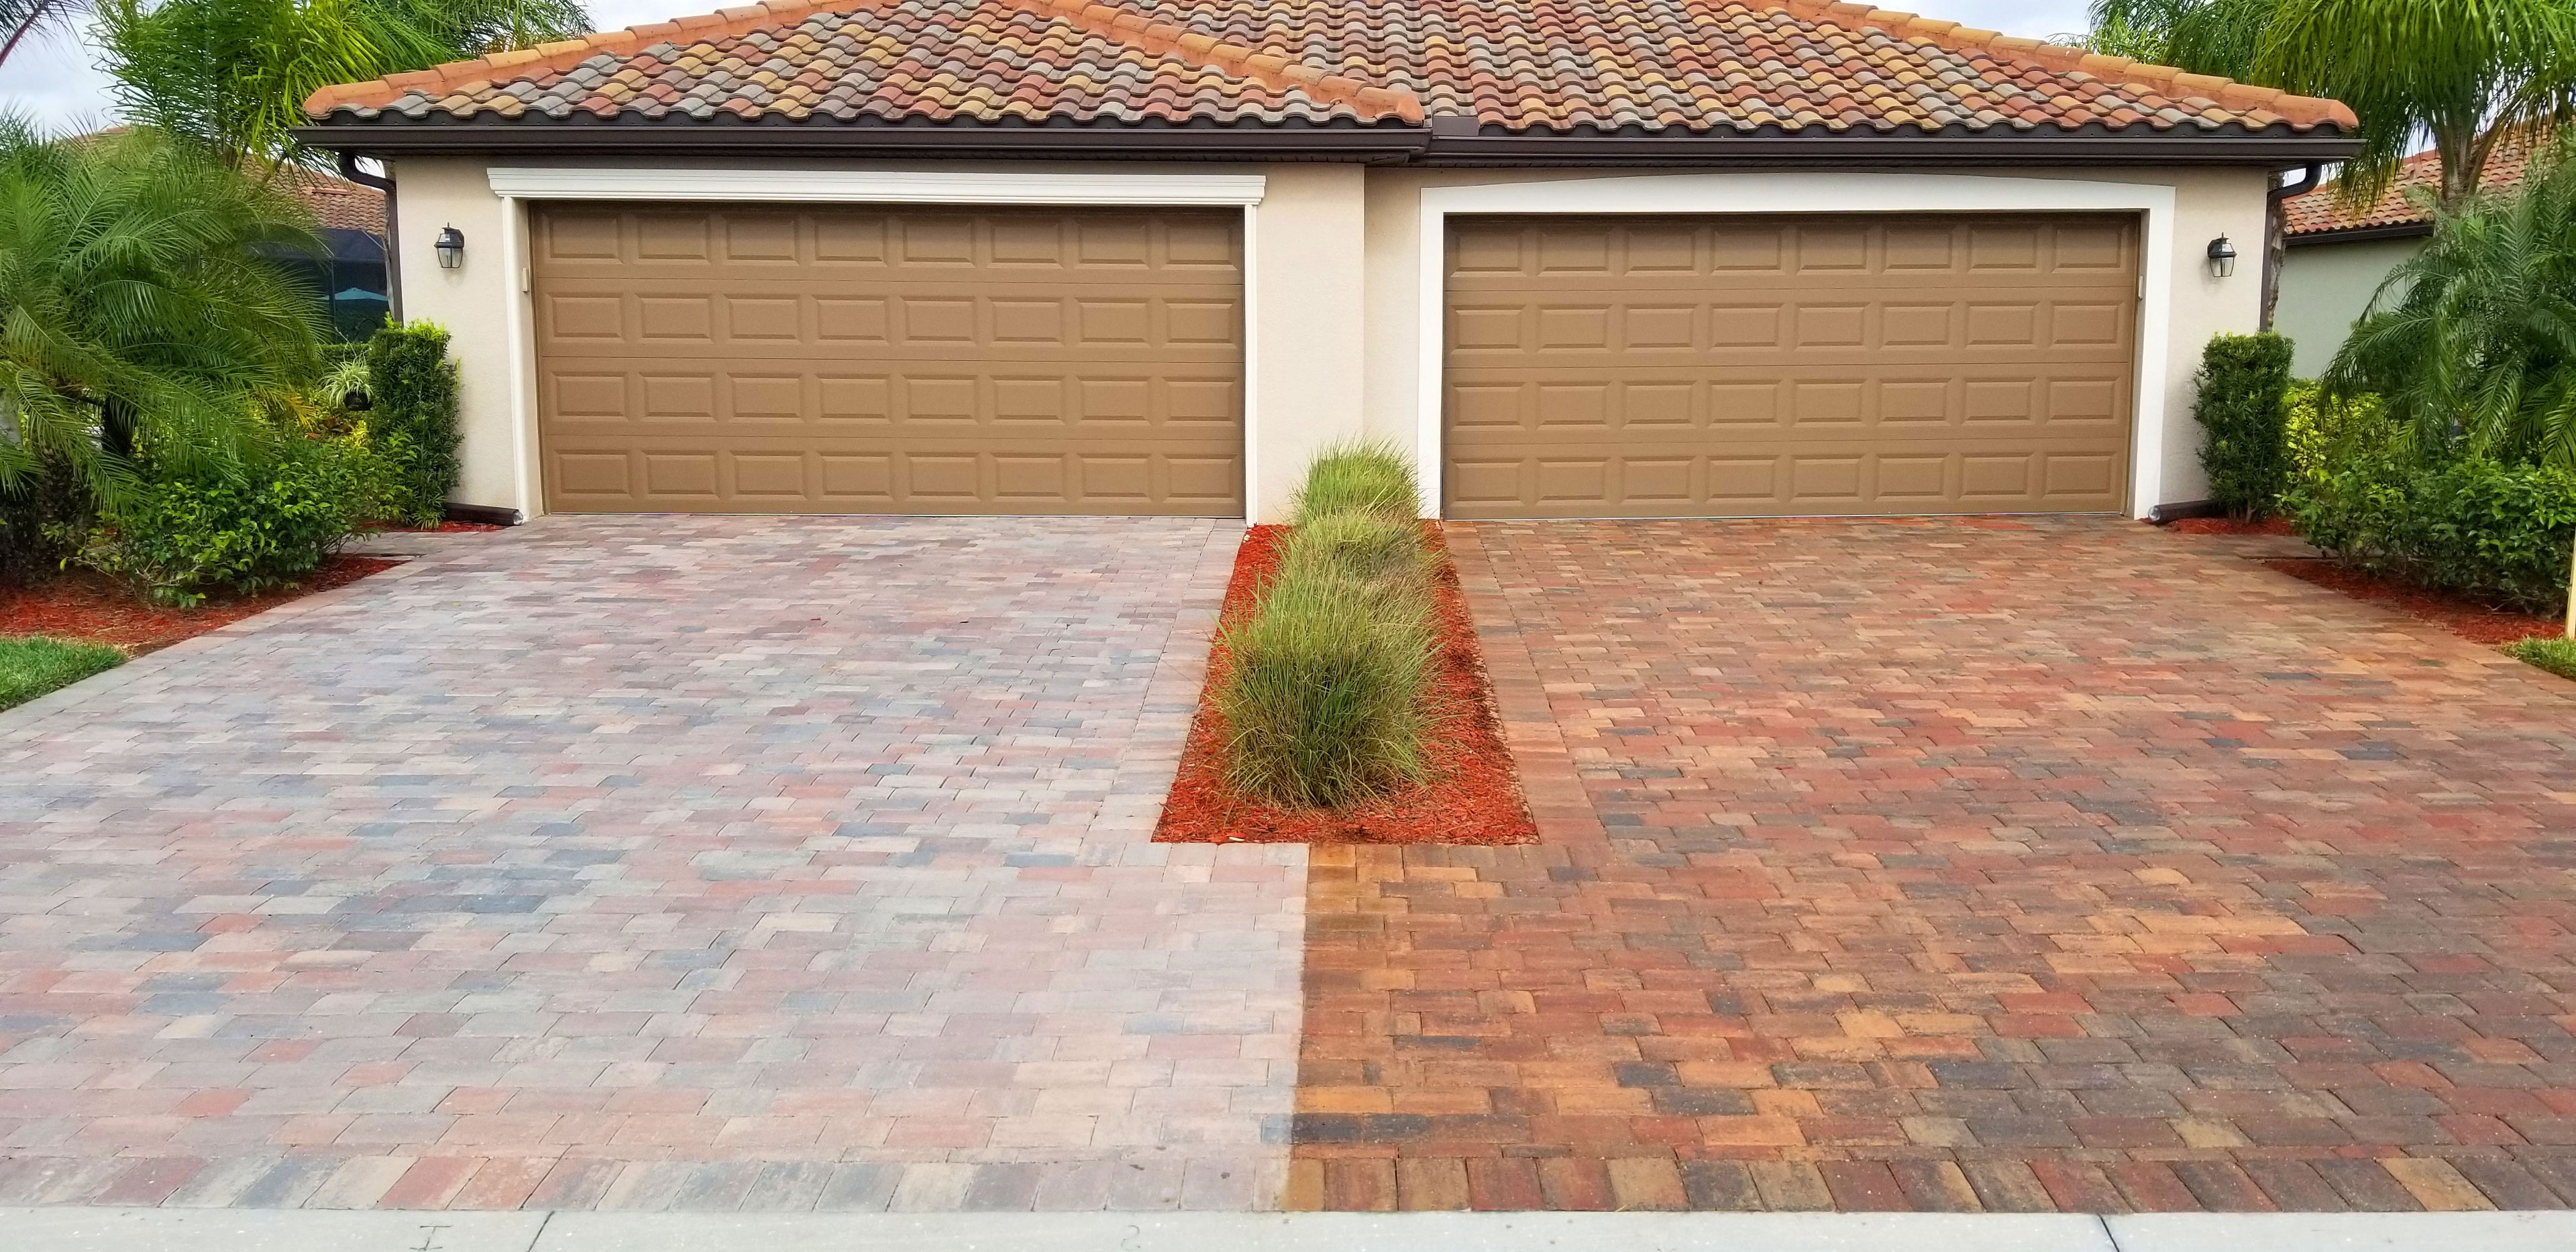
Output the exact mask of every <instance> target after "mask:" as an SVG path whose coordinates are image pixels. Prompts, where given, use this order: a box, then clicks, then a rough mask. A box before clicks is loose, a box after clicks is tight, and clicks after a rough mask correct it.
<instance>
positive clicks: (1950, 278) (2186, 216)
mask: <svg viewBox="0 0 2576 1252" xmlns="http://www.w3.org/2000/svg"><path fill="white" fill-rule="evenodd" d="M305 107H306V110H307V113H308V115H309V116H310V117H311V119H312V123H313V124H312V125H311V126H309V127H307V128H304V129H303V130H301V131H299V132H298V133H299V135H301V136H302V137H303V138H305V139H306V140H308V141H309V142H312V143H315V144H319V145H321V146H323V147H326V148H331V149H337V150H339V151H341V152H343V153H347V154H363V155H365V156H369V157H374V158H379V159H382V160H384V161H386V162H387V163H388V164H389V166H390V170H391V174H392V177H393V179H394V181H395V184H396V188H397V189H396V191H395V193H394V195H395V201H396V207H397V210H398V213H399V215H400V218H401V220H402V222H403V224H404V226H403V231H402V238H401V240H400V245H399V246H400V253H401V256H400V264H401V269H402V273H401V288H402V291H403V292H404V299H405V301H406V305H407V307H406V315H407V316H410V317H413V318H426V319H430V320H433V321H437V322H440V323H443V324H444V325H446V326H447V327H449V328H450V329H451V330H452V331H453V332H454V345H455V348H454V350H455V352H456V354H457V356H458V358H459V360H460V363H461V366H462V369H463V376H464V385H465V397H464V423H465V427H466V430H465V448H464V458H465V469H464V483H463V487H462V488H461V491H460V493H459V498H460V500H461V501H462V502H463V503H465V504H469V505H479V506H486V507H499V508H508V509H515V510H518V511H520V512H521V513H523V514H536V513H541V512H547V511H572V512H626V511H644V512H659V511H672V512H787V513H805V512H810V513H952V514H953V513H996V514H1051V513H1055V514H1061V513H1153V514H1203V515H1212V516H1222V517H1241V516H1246V515H1247V514H1248V515H1249V516H1251V517H1253V518H1255V519H1258V520H1273V519H1277V518H1279V517H1281V516H1282V515H1283V514H1284V513H1285V511H1286V510H1287V508H1288V505H1289V499H1290V494H1291V492H1292V490H1293V485H1294V483H1295V481H1296V476H1297V474H1298V472H1299V469H1300V467H1301V465H1302V463H1303V462H1304V461H1305V460H1306V459H1307V457H1308V456H1309V455H1310V454H1311V453H1312V452H1314V451H1315V450H1316V449H1318V448H1320V447H1322V446H1324V445H1326V444H1328V443H1330V442H1332V441H1335V440H1338V439H1342V438H1345V437H1349V436H1355V435H1374V436H1382V437H1386V438H1391V439H1395V440H1399V441H1400V442H1401V443H1402V445H1403V446H1405V447H1408V448H1411V449H1414V450H1415V453H1416V455H1417V457H1418V458H1419V462H1420V466H1421V469H1422V471H1423V478H1424V481H1425V484H1426V493H1427V496H1428V499H1427V500H1426V511H1428V512H1432V513H1436V514H1442V515H1447V516H1453V517H1473V518H1498V517H1659V516H1709V515H1723V516H1741V515H1787V514H1922V513H1955V512H2015V513H2027V512H2060V511H2073V512H2115V513H2132V514H2143V513H2145V512H2147V511H2148V510H2149V509H2151V508H2153V507H2154V506H2156V505H2159V504H2162V503H2167V502H2176V501H2188V500H2193V499H2196V498H2198V497H2199V496H2201V495H2202V494H2203V493H2204V487H2203V481H2202V479H2201V475H2200V470H2199V468H2198V464H2197V459H2196V446H2197V445H2196V439H2197V433H2196V429H2195V427H2194V424H2193V422H2192V419H2191V416H2190V409H2191V404H2190V401H2191V391H2190V379H2191V376H2192V373H2193V370H2194V367H2195V366H2196V364H2197V361H2198V357H2199V352H2200V348H2201V345H2202V344H2203V343H2204V342H2205V341H2206V340H2207V339H2208V338H2209V336H2211V335H2212V334H2215V333H2218V332H2222V331H2245V330H2250V329H2252V328H2254V327H2255V325H2256V324H2257V322H2258V320H2259V316H2260V303H2261V287H2262V283H2261V280H2260V277H2259V275H2258V274H2256V273H2255V272H2254V267H2251V266H2249V267H2247V268H2246V272H2244V273H2232V272H2231V273H2226V274H2224V275H2223V276H2222V273H2221V271H2222V270H2226V269H2231V268H2232V267H2228V266H2222V265H2220V264H2219V263H2218V262H2217V261H2216V260H2215V259H2214V258H2212V257H2211V255H2210V253H2211V250H2212V247H2213V245H2214V244H2215V243H2216V241H2219V240H2221V239H2229V240H2234V241H2255V240H2260V239H2262V238H2263V233H2264V229H2265V224H2266V221H2267V214H2268V206H2267V203H2266V195H2267V190H2268V187H2269V185H2270V183H2269V180H2270V178H2271V176H2272V175H2273V174H2274V173H2275V172H2276V171H2281V170H2284V169H2287V168H2292V167H2300V166H2304V165H2308V164H2312V163H2317V162H2326V161H2334V160H2339V159H2342V158H2344V157H2347V156H2349V155H2350V154H2351V153H2352V152H2353V151H2354V150H2355V145H2354V143H2353V142H2352V141H2351V140H2350V138H2349V136H2350V134H2351V132H2352V130H2353V122H2352V117H2351V114H2350V112H2349V111H2348V110H2346V109H2345V108H2344V107H2343V106H2341V105H2339V104H2336V103H2333V102H2330V101H2323V100H2314V99H2304V98H2299V97H2294V96H2288V95H2284V94H2282V93H2280V92H2277V91H2272V90H2268V89H2263V88H2256V87H2250V86H2244V85H2239V84H2235V83H2230V82H2227V81H2225V80H2221V79H2214V78H2206V77H2200V76H2195V75H2190V74H2184V73H2180V72H2178V71H2175V70H2171V69H2165V68H2158V67H2154V66H2148V65H2141V64H2134V63H2131V62H2129V61H2126V60H2120V59H2115V58H2106V57H2100V56H2095V55H2090V54H2087V53H2085V52H2083V51H2081V50H2077V49H2071V48H2063V47H2056V46H2052V45H2047V44H2042V43H2039V42H2037V41H2033V40H2028V39H2018V38H2009V37H2003V36H1998V35H1996V34H1994V33H1992V32H1989V31H1981V30H1974V29H1968V28H1965V27H1961V26H1958V25H1956V24H1954V23H1949V22H1942V21H1934V20H1929V19H1924V18H1918V17H1913V16H1908V15H1903V14H1896V13H1888V12H1883V11H1878V10H1873V9H1869V8H1866V7H1863V6H1859V5H1848V4H1819V3H1814V2H1812V0H1732V2H1729V0H1630V2H1626V3H1620V4H1593V5H1572V4H1566V5H1553V4H1550V5H1540V4H1523V3H1490V2H1486V0H1371V2H1369V3H1361V2H1359V0H836V2H832V3H820V4H800V3H794V2H793V0H773V2H772V3H769V4H764V5H753V6H750V7H747V8H737V9H728V10H726V11H725V12H723V13H721V14H716V15H712V16H707V17H699V18H690V19H685V20H682V21H677V22H668V23H661V24H657V25H652V26H644V27H638V28H635V29H632V30H625V31H617V32H613V33H607V34H600V35H595V36H591V37H588V38H584V39H581V40H577V41H570V42H564V43H558V44H550V45H546V46H542V47H537V48H531V49H525V50H519V51H513V52H506V53H502V54H499V55H496V56H492V57H488V58H485V59H483V60H479V61H472V62H466V63H462V64H457V65H448V66H441V67H438V68H435V69H430V70H425V71H420V72H416V73H409V74H398V75H395V76H393V77H390V78H387V79H383V80H381V81H377V82H369V83H359V84H354V85H347V86H338V87H332V88H327V89H325V90H323V91H321V92H318V93H316V94H315V95H314V96H313V98H312V99H311V100H310V101H308V102H307V104H306V106H305ZM442 243H444V244H445V245H446V247H445V249H444V251H442V249H441V245H442ZM2230 246H2231V247H2243V243H2242V242H2239V243H2237V244H2231V245H2230ZM2248 250H2249V251H2251V249H2248Z"/></svg>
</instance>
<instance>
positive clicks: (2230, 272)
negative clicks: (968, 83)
mask: <svg viewBox="0 0 2576 1252" xmlns="http://www.w3.org/2000/svg"><path fill="white" fill-rule="evenodd" d="M441 246H442V247H443V246H445V245H443V244H442V245H441ZM2209 276H2210V277H2212V278H2233V277H2235V276H2236V245H2235V244H2232V243H2229V242H2227V236H2225V235H2220V236H2219V237H2218V238H2216V239H2212V240H2210V241H2209Z"/></svg>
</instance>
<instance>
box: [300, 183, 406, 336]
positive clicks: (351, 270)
mask: <svg viewBox="0 0 2576 1252" xmlns="http://www.w3.org/2000/svg"><path fill="white" fill-rule="evenodd" d="M278 177H279V179H280V181H281V182H283V183H284V184H285V186H286V187H287V189H288V190H289V191H292V192H293V193H294V194H295V196H296V198H298V199H300V200H302V201H304V203H305V205H306V207H308V208H310V209H312V210H313V217H314V220H315V221H316V222H317V223H319V224H320V226H321V234H322V243H323V247H324V249H325V255H324V256H323V257H321V258H319V259H317V260H310V261H308V260H306V259H305V258H301V257H299V258H296V262H295V263H296V264H297V265H298V266H299V267H307V268H309V269H310V271H311V274H312V278H313V281H314V282H315V283H316V284H317V285H318V286H319V287H320V288H321V290H322V291H323V293H324V297H325V299H327V300H328V301H329V304H330V313H331V326H332V330H333V332H334V333H335V334H337V335H338V336H339V337H340V338H341V339H344V340H358V339H364V338H366V337H367V335H368V334H370V333H372V332H373V331H374V330H375V328H376V327H378V326H381V325H383V324H384V321H385V313H386V311H387V308H388V303H389V301H388V295H387V290H386V285H385V280H386V277H387V274H386V270H385V196H384V193H383V192H381V191H377V190H376V189H374V188H372V187H362V186H360V185H358V184H356V183H353V182H350V181H349V180H347V179H345V178H333V177H331V176H330V175H328V174H323V173H319V172H316V171H313V170H307V169H297V168H295V167H292V166H289V167H287V168H285V169H281V170H279V171H278Z"/></svg>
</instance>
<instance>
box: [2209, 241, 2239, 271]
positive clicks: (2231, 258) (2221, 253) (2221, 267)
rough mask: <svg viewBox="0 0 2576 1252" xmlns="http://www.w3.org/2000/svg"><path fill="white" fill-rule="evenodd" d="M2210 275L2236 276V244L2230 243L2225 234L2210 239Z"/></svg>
mask: <svg viewBox="0 0 2576 1252" xmlns="http://www.w3.org/2000/svg"><path fill="white" fill-rule="evenodd" d="M2209 276H2210V277H2212V278H2233V277H2235V276H2236V245H2235V244H2232V243H2229V242H2228V241H2227V236H2225V235H2220V236H2219V237H2218V238H2216V239H2212V240H2210V241H2209Z"/></svg>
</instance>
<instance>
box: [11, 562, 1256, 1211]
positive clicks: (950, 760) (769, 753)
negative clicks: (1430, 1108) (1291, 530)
mask: <svg viewBox="0 0 2576 1252" xmlns="http://www.w3.org/2000/svg"><path fill="white" fill-rule="evenodd" d="M1238 533H1239V532H1238V531H1237V530H1236V529H1235V528H1234V527H1232V526H1228V525H1220V524H1217V523H1209V522H1196V521H1169V520H1141V519H1134V520H1128V519H1121V520H1102V519H1052V520H1048V519H991V518H979V519H959V520H937V519H851V520H842V519H819V518H815V519H752V518H676V517H648V518H624V519H607V518H568V517H567V518H549V519H545V520H543V521H540V522H538V523H536V524H534V525H531V526H529V527H526V528H523V529H520V530H517V531H513V532H508V533H505V534H501V535H495V536H482V537H476V538H474V539H472V540H458V541H452V542H442V543H440V544H439V545H438V548H437V551H436V553H435V554H434V555H432V556H431V557H429V558H427V559H425V560H422V561H419V562H416V563H414V564H412V565H409V566H405V567H403V568H401V569H398V570H396V571H393V572H391V573H389V574H386V575H380V576H378V577H377V578H374V579H370V580H367V581H365V582H362V583H359V584H357V585H355V586H354V587H351V588H349V589H347V590H346V591H343V592H339V593H334V594H331V595H327V596H324V597H317V598H316V599H315V600H313V601H308V602H305V603H303V604H300V605H298V606H294V607H293V608H291V609H289V610H286V611H282V612H278V613H272V614H269V615H266V616H263V617H260V618H256V619H253V620H251V621H249V622H246V623H243V624H241V625H239V626H235V627H232V628H229V629H227V630H224V631H220V632H217V633H215V634H213V635H210V636H207V637H205V638H204V639H202V640H199V641H196V642H192V643H189V644H184V645H181V646H180V647H178V648H174V649H172V650H170V651H169V652H166V653H162V654H159V655H156V656H153V657H148V658H145V659H143V660H141V661H138V662H136V663H135V664H134V665H132V666H129V667H128V668H127V669H126V670H124V671H120V672H119V674H118V675H117V676H116V677H115V679H114V680H113V681H111V682H108V683H103V684H101V685H99V686H97V687H95V688H91V689H87V690H83V691H76V692H75V693H74V694H73V695H72V696H70V697H67V698H64V699H60V700H57V701H55V702H52V703H49V704H47V705H44V706H41V707H31V708H29V709H27V710H22V711H21V712H20V713H19V714H17V715H14V716H7V717H0V778H6V780H7V783H6V786H5V787H0V1204H10V1203H69V1202H91V1203H112V1204H127V1205H133V1204H147V1205H148V1204H172V1205H258V1206H287V1207H292V1206H307V1205H309V1206H320V1207H346V1208H356V1207H368V1206H389V1207H417V1208H438V1207H447V1206H454V1207H460V1208H514V1207H519V1206H523V1205H524V1206H530V1207H550V1208H591V1207H601V1208H622V1209H706V1208H726V1209H730V1208H736V1207H743V1208H753V1209H815V1208H825V1209H835V1210H847V1209H865V1208H885V1207H887V1206H890V1205H891V1206H894V1207H898V1208H906V1207H911V1208H970V1209H972V1208H994V1209H1008V1208H1018V1209H1027V1208H1031V1207H1034V1206H1041V1205H1043V1206H1050V1207H1088V1208H1097V1207H1120V1208H1155V1207H1175V1206H1182V1205H1191V1206H1207V1207H1227V1206H1246V1205H1258V1204H1262V1203H1265V1202H1267V1201H1268V1199H1269V1197H1271V1196H1272V1195H1273V1194H1274V1193H1275V1191H1276V1188H1277V1186H1278V1184H1279V1180H1280V1178H1281V1177H1282V1174H1283V1171H1284V1154H1285V1152H1286V1144H1285V1139H1286V1134H1285V1120H1286V1115H1287V1113H1288V1112H1289V1107H1290V1092H1291V1088H1292V1084H1293V1082H1294V1074H1293V1067H1294V1063H1295V1043H1294V1040H1295V1037H1296V1023H1297V1014H1298V1006H1299V1000H1298V989H1297V979H1298V947H1299V943H1300V928H1301V923H1300V909H1301V908H1302V892H1303V867H1304V855H1303V851H1302V849H1295V848H1240V849H1219V848H1205V847H1191V846H1187V845H1171V844H1155V843H1153V842H1151V841H1150V838H1149V836H1150V833H1151V827H1152V824H1153V821H1154V818H1155V814H1156V811H1157V807H1158V805H1159V803H1160V801H1161V798H1162V796H1163V793H1164V791H1165V789H1166V787H1167V786H1168V783H1169V780H1170V777H1171V773H1172V769H1173V765H1174V762H1175V760H1176V759H1177V756H1178V753H1179V749H1180V746H1181V741H1182V736H1183V734H1184V732H1185V731H1186V728H1187V724H1188V718H1189V714H1190V711H1191V708H1192V705H1193V704H1194V702H1195V700H1196V697H1197V692H1198V680H1199V670H1198V667H1199V665H1200V664H1201V663H1202V662H1203V658H1204V656H1205V652H1206V644H1207V635H1208V630H1209V628H1210V623H1211V621H1212V619H1213V615H1214V610H1215V607H1216V604H1217V600H1218V597H1219V596H1220V594H1221V593H1222V590H1223V584H1224V579H1225V577H1226V573H1227V570H1228V567H1229V564H1230V561H1231V555H1232V552H1233V548H1234V544H1235V541H1236V538H1237V536H1238Z"/></svg>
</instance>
